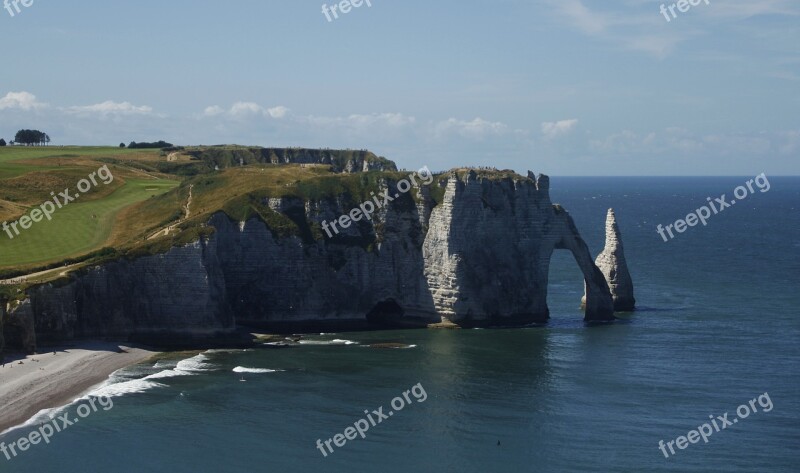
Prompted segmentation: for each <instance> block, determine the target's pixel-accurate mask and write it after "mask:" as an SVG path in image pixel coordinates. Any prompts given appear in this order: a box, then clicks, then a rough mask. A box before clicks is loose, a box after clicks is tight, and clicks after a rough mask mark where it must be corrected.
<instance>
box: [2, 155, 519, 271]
mask: <svg viewBox="0 0 800 473" xmlns="http://www.w3.org/2000/svg"><path fill="white" fill-rule="evenodd" d="M103 166H106V167H107V169H108V171H109V173H111V174H113V180H112V181H110V182H108V183H107V184H105V183H98V185H97V186H95V187H94V188H93V189H91V191H89V192H86V193H84V195H82V196H81V197H80V201H79V202H75V203H71V204H70V205H69V206H67V207H65V208H63V209H59V210H58V211H57V212H55V213H54V214H53V216H52V221H43V222H39V223H36V224H34V225H33V226H32V227H31V228H30V229H28V230H25V231H24V232H22V233H21V234H19V235H16V236H15V237H14V238H13V239H11V238H9V237H8V236H7V235H6V234H5V233H0V280H7V279H10V278H15V277H18V276H20V275H29V274H31V273H37V274H36V275H35V276H34V277H31V278H27V279H25V280H21V281H19V282H22V283H26V284H27V283H30V282H34V281H35V282H41V281H43V280H52V279H57V278H59V277H62V273H63V272H64V270H65V268H64V267H65V266H67V268H66V269H68V270H74V269H76V268H80V267H82V266H86V265H89V264H96V263H98V262H101V261H104V260H107V259H110V258H118V257H120V256H125V255H128V256H132V257H133V256H137V255H141V254H151V253H157V252H161V251H166V250H168V249H169V247H171V246H175V245H180V244H185V243H188V242H191V241H194V240H196V239H197V238H198V237H199V236H201V235H203V234H207V233H209V232H210V229H208V228H207V227H206V226H205V223H206V222H207V221H208V219H209V218H210V217H211V216H212V215H213V214H215V213H217V212H220V211H222V212H224V213H225V214H227V215H228V216H229V217H230V218H231V219H233V220H237V221H242V220H246V219H248V218H252V217H258V218H261V219H262V220H264V221H266V222H268V224H269V225H270V227H271V228H274V229H276V231H278V232H281V231H285V232H296V231H297V228H296V225H295V223H293V222H292V221H291V220H290V219H289V218H287V217H286V216H285V215H283V214H281V213H279V212H275V211H274V210H272V209H271V208H270V207H269V199H275V198H293V197H294V198H298V199H303V200H314V199H323V198H328V197H336V198H341V199H345V200H346V201H349V202H352V203H353V204H357V203H360V202H363V201H365V200H369V199H370V198H371V193H372V192H376V193H377V192H378V190H379V189H380V188H381V184H382V183H383V182H384V181H386V180H391V181H395V182H396V181H398V180H400V179H403V178H404V177H407V176H408V175H409V174H410V171H397V166H396V165H395V163H394V162H392V161H390V160H388V159H386V158H383V157H380V156H377V155H375V154H374V153H372V152H369V151H366V150H330V149H306V148H263V147H246V146H235V145H221V146H195V147H186V148H182V147H178V148H168V149H165V150H153V149H142V150H132V149H120V148H100V147H92V148H77V147H65V148H62V147H52V148H13V149H11V148H6V149H3V148H0V222H1V221H8V222H16V221H18V220H19V219H20V218H22V217H24V216H28V215H31V212H32V210H34V209H36V208H39V206H40V205H41V204H42V203H43V202H47V201H48V200H50V199H52V196H51V192H53V191H55V192H60V190H61V189H73V190H74V189H75V188H76V185H77V183H78V182H79V181H81V179H84V178H86V177H87V176H88V175H90V174H91V173H92V172H97V171H98V168H101V167H103ZM453 173H455V174H456V175H457V176H458V177H459V178H460V179H462V178H468V176H469V175H470V173H472V174H474V175H475V176H476V177H479V178H481V179H491V180H501V179H509V178H510V179H514V180H529V179H530V178H526V177H523V176H520V175H518V174H516V173H514V172H513V171H509V170H497V169H493V168H457V169H452V170H449V171H444V172H442V173H437V174H436V175H435V180H434V181H433V183H432V186H431V193H430V197H431V198H432V199H433V201H434V202H440V201H441V197H442V195H443V189H441V188H439V187H438V185H437V183H438V182H439V180H440V179H441V178H442V177H446V176H449V175H452V174H453ZM410 194H411V196H412V198H414V199H419V195H417V193H416V191H412V192H411V193H410ZM312 233H313V234H314V236H315V237H316V236H319V235H317V233H319V232H312ZM87 235H89V236H90V238H88V239H87Z"/></svg>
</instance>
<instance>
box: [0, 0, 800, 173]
mask: <svg viewBox="0 0 800 473" xmlns="http://www.w3.org/2000/svg"><path fill="white" fill-rule="evenodd" d="M0 1H2V0H0ZM323 3H324V2H322V1H320V0H315V1H311V0H258V1H256V0H237V1H235V2H220V1H216V2H212V1H205V0H193V1H188V0H170V1H155V0H141V1H137V2H108V1H105V2H101V1H89V0H86V1H80V0H79V1H74V2H55V1H53V0H33V4H32V5H31V6H30V7H27V8H26V7H22V6H21V5H20V7H21V11H20V12H19V13H16V11H15V10H13V11H14V12H15V15H14V16H13V17H12V16H11V15H10V14H9V13H8V12H7V11H6V10H0V40H1V41H2V43H1V44H3V45H5V51H4V54H3V55H2V57H3V60H2V63H0V137H5V138H6V139H7V140H8V139H9V138H10V137H13V136H12V135H13V133H14V132H15V131H16V130H17V129H19V128H39V129H42V130H43V131H46V132H48V133H49V134H50V136H51V137H52V138H53V141H54V143H56V144H118V143H119V142H121V141H124V142H126V143H127V142H129V141H150V140H159V139H164V140H167V141H171V142H173V143H176V144H184V145H187V144H220V143H238V144H247V145H263V146H308V147H331V148H339V147H341V148H358V149H360V148H368V149H370V150H372V151H374V152H376V153H378V154H380V155H383V156H386V157H388V158H391V159H393V160H395V161H396V162H398V164H399V165H400V166H401V167H406V168H409V169H410V168H416V167H419V166H422V165H428V166H429V167H430V168H431V169H436V170H440V169H446V168H450V167H454V166H462V165H473V166H475V165H489V166H496V167H499V168H511V169H515V170H517V171H520V172H524V171H525V170H527V169H531V170H534V171H536V172H544V173H547V174H552V175H732V174H733V175H751V176H754V175H756V174H759V173H761V172H766V173H767V174H768V175H770V174H772V175H779V174H791V175H798V174H800V160H799V159H798V155H800V112H798V110H800V93H799V92H800V49H799V48H800V46H799V45H800V2H798V1H797V0H710V2H709V4H706V3H705V1H700V3H699V4H698V5H696V6H691V7H690V8H689V10H688V11H686V12H680V11H678V10H677V9H675V10H674V11H675V12H676V16H675V17H671V19H670V21H667V20H666V18H665V17H664V16H663V15H662V13H660V11H659V7H660V5H661V4H662V2H661V1H644V0H614V1H608V0H607V1H589V0H552V1H551V0H541V1H535V0H534V1H532V0H528V1H523V0H493V1H491V2H489V1H482V2H478V1H451V0H436V1H431V0H428V1H421V0H403V1H400V0H371V3H372V6H371V7H370V6H367V5H366V4H365V5H363V6H361V7H360V8H354V9H352V10H351V11H350V12H349V13H347V14H346V15H341V16H340V17H339V18H338V19H336V20H334V21H331V22H328V21H327V20H326V17H325V15H323V13H322V8H321V6H322V4H323ZM327 3H328V5H332V4H333V2H332V1H331V2H327ZM665 3H666V5H665V6H669V5H670V4H671V3H672V2H665ZM1 5H2V4H0V6H1ZM11 8H12V9H13V6H12V7H11ZM668 15H669V14H668Z"/></svg>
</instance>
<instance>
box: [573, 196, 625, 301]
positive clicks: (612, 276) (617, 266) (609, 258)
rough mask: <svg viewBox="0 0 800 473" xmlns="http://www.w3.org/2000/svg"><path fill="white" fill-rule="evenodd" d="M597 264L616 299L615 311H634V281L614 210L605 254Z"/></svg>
mask: <svg viewBox="0 0 800 473" xmlns="http://www.w3.org/2000/svg"><path fill="white" fill-rule="evenodd" d="M595 264H596V265H597V267H598V268H599V269H600V271H601V272H602V273H603V276H605V278H606V281H607V282H608V287H609V290H610V291H611V297H612V298H613V299H614V310H616V311H620V312H626V311H632V310H634V307H635V306H636V299H635V298H634V297H633V280H632V279H631V275H630V273H629V272H628V263H627V261H626V260H625V251H624V250H623V248H622V237H621V236H620V232H619V227H618V226H617V217H616V215H615V214H614V209H608V214H607V216H606V245H605V248H603V252H602V253H600V254H599V255H598V256H597V259H596V260H595ZM585 298H586V296H584V303H585Z"/></svg>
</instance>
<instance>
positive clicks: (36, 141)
mask: <svg viewBox="0 0 800 473" xmlns="http://www.w3.org/2000/svg"><path fill="white" fill-rule="evenodd" d="M14 141H16V142H17V143H22V144H24V145H28V146H34V145H43V144H44V145H46V144H47V143H50V137H49V136H48V135H47V133H43V132H41V131H39V130H19V131H18V132H17V134H16V136H14Z"/></svg>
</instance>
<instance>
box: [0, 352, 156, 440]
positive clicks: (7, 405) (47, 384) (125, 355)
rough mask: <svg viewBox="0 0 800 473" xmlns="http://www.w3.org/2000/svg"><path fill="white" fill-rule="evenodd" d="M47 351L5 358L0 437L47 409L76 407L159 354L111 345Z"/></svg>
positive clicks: (1, 378)
mask: <svg viewBox="0 0 800 473" xmlns="http://www.w3.org/2000/svg"><path fill="white" fill-rule="evenodd" d="M42 350H43V349H42ZM48 350H49V351H47V352H43V353H39V354H36V355H29V356H24V357H23V356H22V355H19V356H15V355H13V354H10V355H8V354H7V355H6V357H5V364H3V365H1V366H0V432H2V431H4V430H6V429H8V428H11V427H14V426H17V425H20V424H22V423H24V422H25V421H27V420H28V419H30V418H32V417H33V416H34V415H36V414H37V413H38V412H39V411H41V410H42V409H49V408H55V407H59V406H63V405H65V404H68V403H70V402H72V401H73V400H75V399H76V398H78V397H80V396H81V395H82V394H84V393H85V392H87V391H88V390H89V389H90V388H91V387H93V386H95V385H98V384H100V383H102V382H103V381H105V380H106V379H108V377H109V376H110V375H111V374H112V373H113V372H114V371H117V370H118V369H121V368H124V367H126V366H130V365H133V364H136V363H139V362H141V361H144V360H146V359H148V358H150V357H152V356H153V355H154V354H155V353H154V352H151V351H148V350H144V349H141V348H134V347H127V346H122V345H118V344H114V343H108V342H87V343H80V344H76V345H74V346H64V347H49V348H48Z"/></svg>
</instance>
